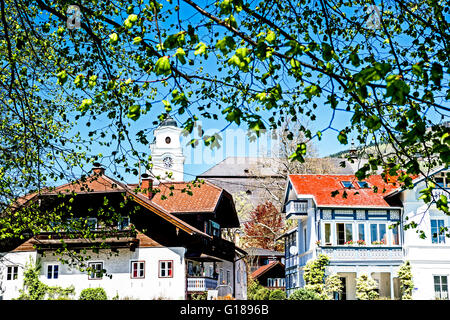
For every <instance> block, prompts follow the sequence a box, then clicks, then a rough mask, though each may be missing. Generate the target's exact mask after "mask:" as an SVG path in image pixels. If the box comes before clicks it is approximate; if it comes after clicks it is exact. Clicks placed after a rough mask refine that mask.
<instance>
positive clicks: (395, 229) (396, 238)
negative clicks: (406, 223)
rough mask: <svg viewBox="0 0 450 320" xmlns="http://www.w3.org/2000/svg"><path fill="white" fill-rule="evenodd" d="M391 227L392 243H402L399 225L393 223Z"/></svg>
mask: <svg viewBox="0 0 450 320" xmlns="http://www.w3.org/2000/svg"><path fill="white" fill-rule="evenodd" d="M389 228H390V229H391V244H392V245H394V246H396V245H399V244H400V235H399V231H398V228H399V226H398V225H397V224H394V225H391V226H390V227H389Z"/></svg>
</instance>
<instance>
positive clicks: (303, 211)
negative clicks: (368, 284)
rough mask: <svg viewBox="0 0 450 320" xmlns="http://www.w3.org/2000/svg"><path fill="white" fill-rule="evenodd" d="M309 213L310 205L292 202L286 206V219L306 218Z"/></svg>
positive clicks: (302, 202)
mask: <svg viewBox="0 0 450 320" xmlns="http://www.w3.org/2000/svg"><path fill="white" fill-rule="evenodd" d="M307 213H308V203H307V202H304V201H296V200H291V201H289V202H288V203H287V205H286V217H290V216H292V217H295V216H305V215H307Z"/></svg>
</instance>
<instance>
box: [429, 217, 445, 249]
mask: <svg viewBox="0 0 450 320" xmlns="http://www.w3.org/2000/svg"><path fill="white" fill-rule="evenodd" d="M444 228H445V225H444V220H442V219H431V242H432V243H445V231H444Z"/></svg>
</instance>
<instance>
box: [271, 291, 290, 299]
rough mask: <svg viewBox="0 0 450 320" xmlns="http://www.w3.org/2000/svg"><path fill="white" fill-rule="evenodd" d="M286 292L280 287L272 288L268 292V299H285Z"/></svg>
mask: <svg viewBox="0 0 450 320" xmlns="http://www.w3.org/2000/svg"><path fill="white" fill-rule="evenodd" d="M285 299H286V292H284V291H283V290H281V289H275V290H272V292H270V294H269V300H285Z"/></svg>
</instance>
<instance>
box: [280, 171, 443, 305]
mask: <svg viewBox="0 0 450 320" xmlns="http://www.w3.org/2000/svg"><path fill="white" fill-rule="evenodd" d="M434 177H435V180H436V178H437V180H436V181H437V183H438V184H439V187H440V188H439V189H438V190H436V191H435V192H436V193H439V194H445V189H446V188H450V184H449V183H450V180H447V179H446V178H444V177H446V172H445V171H443V170H438V171H436V172H435V173H434ZM442 178H444V179H442ZM414 182H415V188H414V189H413V190H402V189H396V188H393V187H392V186H388V185H386V184H385V183H383V181H382V180H381V178H380V177H377V176H373V178H369V179H368V180H367V181H365V182H363V183H362V184H361V185H360V184H359V182H358V181H357V180H356V179H355V177H354V176H353V177H352V176H346V175H291V176H290V177H289V181H288V185H287V188H286V195H285V207H284V208H285V213H286V216H287V218H288V219H298V227H297V228H295V229H293V230H291V231H290V232H288V233H287V234H286V235H285V253H286V290H287V293H288V294H290V293H291V292H292V291H293V290H295V289H297V288H300V287H303V286H304V281H303V267H304V266H305V264H306V263H307V261H308V260H310V259H315V258H316V257H317V256H318V255H319V254H325V255H327V256H328V257H329V258H330V264H329V266H328V267H327V274H334V273H337V274H338V276H339V277H340V278H341V280H342V283H343V285H344V290H343V292H342V294H340V295H339V297H336V298H338V299H346V300H353V299H356V278H357V277H359V276H360V275H362V274H367V275H369V276H370V277H372V278H373V279H374V280H376V282H377V283H378V293H379V294H380V297H384V298H388V299H400V296H401V292H400V281H399V279H398V270H399V267H400V266H401V265H402V264H403V263H404V262H405V261H409V262H410V264H411V269H412V274H413V281H414V290H413V299H426V300H428V299H448V285H447V284H448V280H449V279H448V277H449V276H450V251H449V250H450V245H449V243H448V242H449V241H448V238H446V237H445V235H444V234H439V230H440V229H441V228H445V227H447V226H448V225H449V222H450V220H449V217H448V216H446V215H444V214H443V213H442V212H440V211H439V210H437V209H436V206H435V204H432V205H431V206H429V205H425V204H424V202H423V201H422V200H419V199H418V198H419V196H420V195H421V194H420V193H419V191H420V190H422V189H424V188H425V181H424V179H416V180H414ZM373 186H378V187H379V190H382V189H384V188H386V192H385V193H382V192H377V193H373V191H372V187H373ZM335 190H338V191H339V193H338V194H336V195H334V196H331V193H332V192H333V191H335ZM344 192H345V193H346V196H345V197H342V195H343V193H344ZM411 221H414V222H415V223H417V224H418V228H412V229H411V228H410V229H407V230H403V227H404V226H405V225H406V224H407V223H409V222H411ZM417 229H420V230H423V231H424V234H425V236H426V237H425V238H424V239H423V238H421V237H419V234H418V233H417V232H416V231H417Z"/></svg>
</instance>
